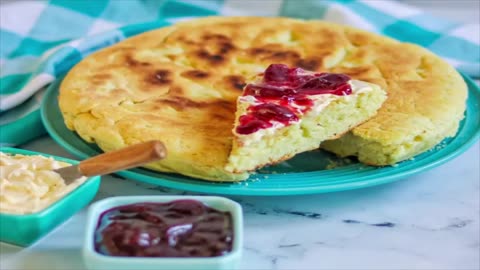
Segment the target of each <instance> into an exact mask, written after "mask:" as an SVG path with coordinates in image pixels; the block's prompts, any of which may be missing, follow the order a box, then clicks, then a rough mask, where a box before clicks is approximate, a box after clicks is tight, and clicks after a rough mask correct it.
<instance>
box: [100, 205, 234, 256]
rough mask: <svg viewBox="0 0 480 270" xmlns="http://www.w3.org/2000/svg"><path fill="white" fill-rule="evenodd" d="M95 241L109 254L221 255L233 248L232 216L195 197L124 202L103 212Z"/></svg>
mask: <svg viewBox="0 0 480 270" xmlns="http://www.w3.org/2000/svg"><path fill="white" fill-rule="evenodd" d="M94 241H95V250H96V251H97V252H99V253H101V254H104V255H110V256H129V257H214V256H221V255H223V254H226V253H228V252H230V251H231V250H232V244H233V225H232V217H231V215H230V213H229V212H222V211H219V210H215V209H213V208H210V207H208V206H206V205H204V204H203V203H201V202H199V201H194V200H177V201H172V202H168V203H150V202H146V203H136V204H130V205H123V206H119V207H115V208H112V209H109V210H107V211H105V212H104V213H102V215H101V216H100V218H99V221H98V224H97V229H96V231H95V239H94Z"/></svg>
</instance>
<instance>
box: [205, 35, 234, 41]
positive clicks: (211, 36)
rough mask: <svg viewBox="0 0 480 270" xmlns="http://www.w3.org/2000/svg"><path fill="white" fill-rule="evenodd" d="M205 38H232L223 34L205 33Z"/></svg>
mask: <svg viewBox="0 0 480 270" xmlns="http://www.w3.org/2000/svg"><path fill="white" fill-rule="evenodd" d="M203 39H205V40H212V39H214V40H230V39H229V38H228V37H226V36H225V35H222V34H205V35H203Z"/></svg>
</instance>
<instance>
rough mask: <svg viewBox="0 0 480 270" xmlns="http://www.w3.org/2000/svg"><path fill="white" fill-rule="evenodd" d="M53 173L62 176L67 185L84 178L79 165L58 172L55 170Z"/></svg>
mask: <svg viewBox="0 0 480 270" xmlns="http://www.w3.org/2000/svg"><path fill="white" fill-rule="evenodd" d="M53 171H54V172H56V173H58V174H60V176H61V177H62V178H63V180H64V181H65V184H66V185H69V184H71V183H72V182H73V181H75V180H76V179H78V178H80V177H82V176H84V175H83V174H82V172H80V169H79V168H78V165H73V166H68V167H63V168H60V169H56V170H53Z"/></svg>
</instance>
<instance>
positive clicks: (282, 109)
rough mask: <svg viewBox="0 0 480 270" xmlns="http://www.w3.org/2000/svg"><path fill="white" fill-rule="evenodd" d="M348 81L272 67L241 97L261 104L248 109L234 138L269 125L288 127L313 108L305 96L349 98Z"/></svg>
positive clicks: (345, 77) (339, 76) (249, 86)
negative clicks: (255, 100)
mask: <svg viewBox="0 0 480 270" xmlns="http://www.w3.org/2000/svg"><path fill="white" fill-rule="evenodd" d="M349 80H350V77H348V76H347V75H345V74H336V73H313V72H307V71H305V70H303V69H301V68H289V67H288V66H287V65H283V64H272V65H270V66H269V67H268V68H267V69H266V70H265V72H264V73H263V79H262V81H260V82H258V83H252V84H248V85H247V86H246V87H245V91H244V92H243V96H254V97H255V98H256V99H257V100H258V101H260V102H261V104H259V105H252V106H250V107H249V108H248V114H247V115H244V116H242V117H241V118H240V119H239V120H240V121H239V122H240V123H239V125H238V126H237V128H236V132H237V133H238V134H243V135H246V134H251V133H254V132H256V131H258V130H260V129H264V128H269V127H272V126H273V123H272V122H279V123H282V124H284V125H289V124H290V123H292V122H295V121H298V115H299V114H300V113H305V112H306V111H308V110H310V109H311V108H312V106H313V105H314V102H313V100H312V99H310V98H309V96H312V95H321V94H331V95H338V96H343V95H350V94H351V93H352V88H351V87H350V84H348V81H349Z"/></svg>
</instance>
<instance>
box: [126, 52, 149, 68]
mask: <svg viewBox="0 0 480 270" xmlns="http://www.w3.org/2000/svg"><path fill="white" fill-rule="evenodd" d="M125 63H126V64H127V66H130V67H137V66H150V65H151V64H150V63H147V62H141V61H138V60H136V59H135V58H133V57H132V55H130V54H127V55H125Z"/></svg>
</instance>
